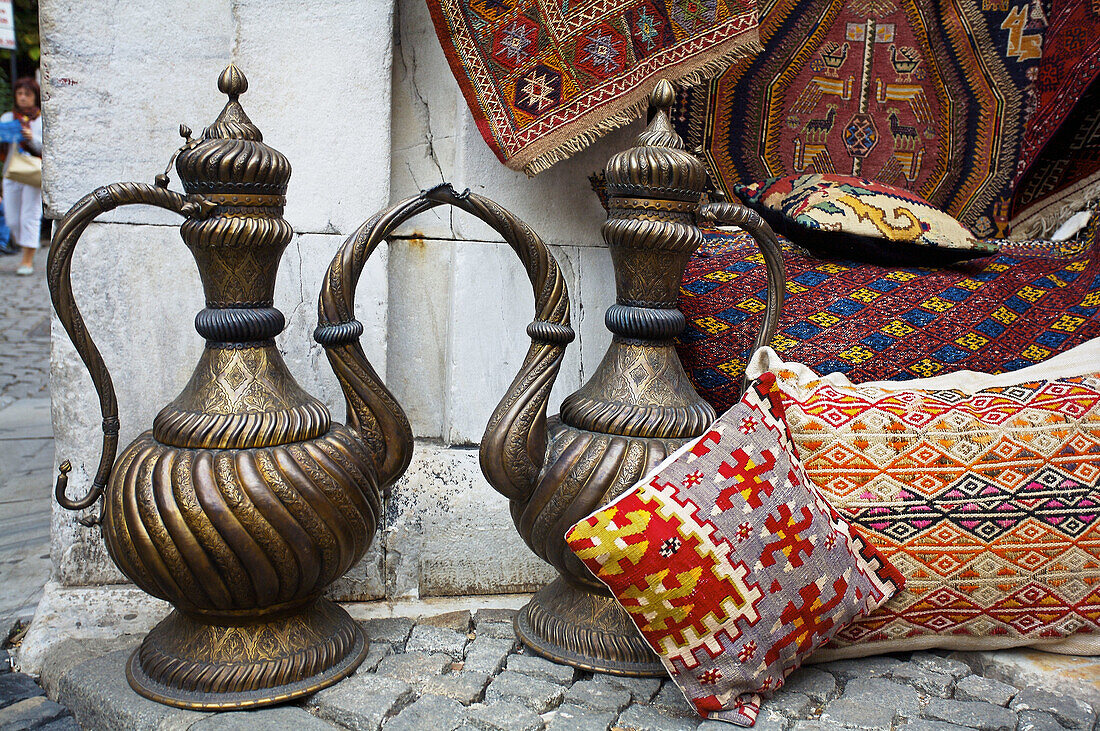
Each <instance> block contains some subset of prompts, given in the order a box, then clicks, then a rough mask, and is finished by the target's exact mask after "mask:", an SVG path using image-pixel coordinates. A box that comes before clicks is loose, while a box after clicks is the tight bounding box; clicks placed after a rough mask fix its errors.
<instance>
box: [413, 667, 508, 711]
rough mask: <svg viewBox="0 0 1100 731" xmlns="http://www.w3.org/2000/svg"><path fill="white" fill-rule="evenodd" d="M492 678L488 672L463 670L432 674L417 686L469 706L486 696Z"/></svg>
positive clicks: (426, 691) (425, 691)
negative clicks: (486, 687)
mask: <svg viewBox="0 0 1100 731" xmlns="http://www.w3.org/2000/svg"><path fill="white" fill-rule="evenodd" d="M490 679H491V677H490V676H489V674H488V673H478V672H465V671H463V672H458V673H448V674H446V675H432V676H430V677H428V678H425V679H424V680H422V681H421V682H420V683H419V684H418V686H417V688H418V690H420V692H421V693H430V694H432V695H441V696H445V697H447V698H451V699H453V700H456V701H458V702H459V703H461V704H462V705H464V706H468V705H470V704H471V703H477V702H478V701H480V700H481V699H482V698H484V696H485V686H487V685H488V684H489V680H490Z"/></svg>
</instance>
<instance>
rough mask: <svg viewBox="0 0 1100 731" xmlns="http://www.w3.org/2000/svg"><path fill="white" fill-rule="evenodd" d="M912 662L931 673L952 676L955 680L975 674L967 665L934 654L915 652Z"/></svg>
mask: <svg viewBox="0 0 1100 731" xmlns="http://www.w3.org/2000/svg"><path fill="white" fill-rule="evenodd" d="M910 660H911V661H912V662H913V663H915V664H917V665H919V666H920V667H922V668H924V669H925V670H927V671H929V672H932V673H939V674H941V675H950V676H951V677H952V678H954V679H955V680H958V679H959V678H965V677H966V676H967V675H970V674H971V673H972V672H973V671H972V670H971V669H970V666H969V665H967V664H966V663H964V662H962V661H960V660H956V659H954V658H952V657H944V656H943V655H937V654H935V653H933V652H914V653H913V656H912V658H910Z"/></svg>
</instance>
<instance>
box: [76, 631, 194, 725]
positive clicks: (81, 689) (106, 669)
mask: <svg viewBox="0 0 1100 731" xmlns="http://www.w3.org/2000/svg"><path fill="white" fill-rule="evenodd" d="M129 658H130V653H129V652H128V651H125V650H123V651H121V652H112V653H109V654H107V655H103V656H101V657H97V658H93V659H91V660H86V661H84V662H82V663H79V664H77V665H74V666H73V667H71V668H70V669H69V670H68V671H67V672H66V673H65V674H64V675H63V676H61V678H60V680H59V681H58V683H57V698H56V700H57V702H58V703H60V704H61V705H63V706H65V707H66V708H68V709H69V710H70V711H72V714H73V716H74V717H75V718H76V721H77V723H79V724H80V725H81V726H82V727H83V728H109V729H112V730H113V731H138V730H139V729H141V730H145V729H159V730H161V731H176V730H179V731H183V730H184V729H189V728H190V727H191V726H193V725H194V724H195V723H197V722H198V721H201V720H202V719H203V718H205V717H206V716H208V715H209V714H206V713H198V712H196V711H186V710H183V709H181V708H173V707H172V706H165V705H162V704H160V703H156V702H154V701H151V700H149V699H147V698H143V697H142V696H139V695H138V694H137V693H135V692H134V691H133V689H131V688H130V686H129V684H128V683H127V682H126V662H127V660H129Z"/></svg>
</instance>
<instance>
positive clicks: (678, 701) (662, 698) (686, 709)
mask: <svg viewBox="0 0 1100 731" xmlns="http://www.w3.org/2000/svg"><path fill="white" fill-rule="evenodd" d="M650 703H652V704H653V705H654V706H656V707H658V708H661V709H663V710H665V711H667V712H668V713H671V714H673V715H676V716H694V715H696V713H695V708H693V707H692V705H691V704H690V703H688V702H687V698H685V697H684V693H683V691H682V690H680V688H679V686H677V685H676V683H674V682H672V681H671V680H669V681H667V682H666V683H665V684H664V685H663V686H661V691H660V692H659V693H657V695H656V696H654V697H653V700H651V701H650Z"/></svg>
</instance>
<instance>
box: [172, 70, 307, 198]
mask: <svg viewBox="0 0 1100 731" xmlns="http://www.w3.org/2000/svg"><path fill="white" fill-rule="evenodd" d="M218 89H219V90H220V91H221V92H222V93H223V94H226V95H227V96H228V97H229V101H228V102H226V104H225V107H224V108H223V109H222V111H221V114H219V115H218V118H217V119H216V120H214V123H213V124H211V125H210V126H209V127H207V128H206V129H204V130H203V132H202V137H201V138H199V139H198V140H192V141H191V144H189V145H188V146H187V147H186V148H185V149H183V150H182V151H181V152H180V154H179V157H177V158H176V171H177V172H178V173H179V176H180V180H181V181H182V183H183V189H184V190H185V191H187V192H188V193H229V194H253V195H278V196H282V195H285V194H286V184H287V181H289V180H290V162H289V161H288V160H287V159H286V156H285V155H283V154H282V153H281V152H279V151H278V150H276V149H274V148H273V147H270V146H269V145H266V144H264V141H263V139H264V137H263V134H261V133H260V129H259V128H258V127H257V126H256V125H254V124H253V123H252V120H250V119H249V118H248V115H247V114H245V113H244V108H243V107H241V104H240V102H239V101H237V99H238V97H240V95H241V94H244V93H245V91H247V90H248V79H246V78H245V76H244V74H243V73H241V70H240V69H239V68H237V67H236V66H235V65H234V64H230V65H229V67H228V68H226V69H225V71H222V73H221V76H219V77H218ZM181 132H183V133H185V134H187V135H189V134H190V132H189V131H188V130H186V128H183V129H182V130H181Z"/></svg>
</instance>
